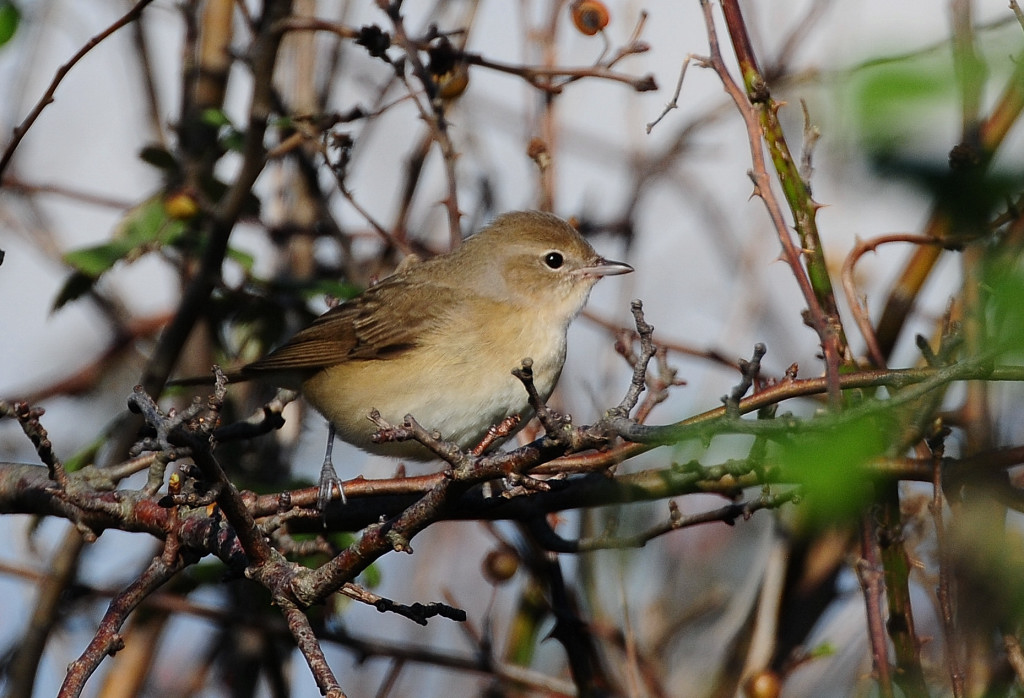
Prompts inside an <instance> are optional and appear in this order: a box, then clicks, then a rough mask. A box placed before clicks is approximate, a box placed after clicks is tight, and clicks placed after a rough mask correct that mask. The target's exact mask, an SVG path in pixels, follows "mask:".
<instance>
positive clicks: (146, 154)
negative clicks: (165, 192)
mask: <svg viewBox="0 0 1024 698" xmlns="http://www.w3.org/2000/svg"><path fill="white" fill-rule="evenodd" d="M139 158H140V159H141V160H142V161H143V162H145V163H147V164H150V165H152V166H153V167H156V168H158V169H161V170H164V171H165V172H168V173H170V174H178V173H179V172H180V171H181V165H179V164H178V161H177V160H176V159H175V157H174V154H173V153H171V151H169V150H167V149H166V148H164V147H162V146H159V145H147V146H146V147H144V148H143V149H142V150H141V151H139Z"/></svg>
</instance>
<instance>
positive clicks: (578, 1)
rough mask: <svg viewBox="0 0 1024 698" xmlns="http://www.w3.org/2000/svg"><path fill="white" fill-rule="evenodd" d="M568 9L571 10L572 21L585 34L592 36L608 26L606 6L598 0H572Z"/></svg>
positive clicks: (608, 17)
mask: <svg viewBox="0 0 1024 698" xmlns="http://www.w3.org/2000/svg"><path fill="white" fill-rule="evenodd" d="M569 11H570V12H572V23H573V24H575V25H576V28H577V29H579V30H580V32H582V33H583V34H586V35H587V36H593V35H594V34H596V33H598V32H599V31H601V30H602V29H604V28H605V27H606V26H608V20H609V19H610V16H609V14H608V8H607V7H606V6H605V4H604V3H603V2H600V0H573V3H572V5H570V6H569Z"/></svg>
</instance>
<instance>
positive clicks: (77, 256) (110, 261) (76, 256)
mask: <svg viewBox="0 0 1024 698" xmlns="http://www.w3.org/2000/svg"><path fill="white" fill-rule="evenodd" d="M134 248H135V245H134V244H133V243H132V242H131V241H129V240H114V241H111V242H105V243H103V244H101V245H94V246H92V247H80V248H78V249H77V250H71V251H70V252H66V253H64V262H65V263H66V264H68V265H70V266H72V267H74V269H75V271H77V272H78V273H80V274H83V275H85V276H87V277H89V278H90V279H93V280H95V279H98V278H99V277H100V275H101V274H103V272H105V271H107V270H108V269H110V267H112V266H114V265H115V264H116V263H117V262H119V261H120V260H121V259H123V258H124V257H125V256H126V255H128V253H129V252H131V251H132V250H133V249H134Z"/></svg>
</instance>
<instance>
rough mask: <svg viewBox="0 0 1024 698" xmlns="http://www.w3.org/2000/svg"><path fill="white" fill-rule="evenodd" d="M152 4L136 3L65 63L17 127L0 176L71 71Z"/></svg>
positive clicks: (147, 0) (0, 161)
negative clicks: (88, 54)
mask: <svg viewBox="0 0 1024 698" xmlns="http://www.w3.org/2000/svg"><path fill="white" fill-rule="evenodd" d="M151 2H153V0H139V2H137V3H135V5H133V6H132V8H131V9H130V10H128V12H126V13H125V14H124V15H122V16H121V18H120V19H118V20H117V21H116V22H114V23H113V24H111V25H110V26H109V27H107V28H106V29H104V30H103V31H102V32H100V33H99V34H97V35H96V36H94V37H92V38H91V39H89V41H88V42H86V44H85V45H84V46H83V47H82V48H80V49H78V51H77V52H76V53H75V55H74V56H72V57H71V59H70V60H69V61H68V62H67V63H65V64H64V65H62V66H61V67H60V68H58V69H57V72H56V73H55V74H54V76H53V79H52V80H51V81H50V86H49V87H48V88H47V89H46V92H44V93H43V96H42V97H40V98H39V101H38V102H36V105H35V107H33V108H32V111H31V112H29V114H28V116H26V117H25V120H24V121H22V122H21V123H20V124H18V126H17V127H15V129H14V132H13V133H12V135H11V140H10V142H8V144H7V147H6V148H5V149H4V154H3V156H2V157H0V176H2V175H3V173H4V170H6V169H7V166H8V165H9V164H10V162H11V158H12V157H13V156H14V151H15V150H17V148H18V145H19V144H20V143H21V141H22V139H23V138H25V134H27V133H28V130H29V129H30V128H32V125H33V124H34V123H35V122H36V119H38V118H39V115H40V114H41V113H42V112H43V109H45V108H46V107H47V106H49V105H50V104H52V103H53V101H54V97H53V96H54V94H55V93H56V92H57V87H58V86H59V85H60V83H61V81H62V80H63V79H64V77H65V76H66V75H67V74H68V73H69V72H70V71H71V69H72V68H74V67H75V65H76V64H77V63H78V61H80V60H82V59H83V58H85V56H86V54H87V53H89V52H90V51H92V50H93V49H94V48H96V47H97V46H99V45H100V43H101V42H103V40H104V39H106V38H107V37H109V36H110V35H111V34H113V33H114V32H116V31H117V30H118V29H121V28H122V27H124V26H126V25H127V24H128V23H130V22H133V21H134V20H135V18H136V17H138V16H139V15H141V14H142V11H143V10H144V9H146V6H147V5H149V4H150V3H151Z"/></svg>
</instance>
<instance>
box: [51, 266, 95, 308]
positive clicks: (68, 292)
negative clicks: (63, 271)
mask: <svg viewBox="0 0 1024 698" xmlns="http://www.w3.org/2000/svg"><path fill="white" fill-rule="evenodd" d="M95 283H96V279H95V277H92V276H89V275H88V274H83V273H82V272H80V271H75V272H72V273H71V276H69V277H68V280H67V281H65V282H64V286H63V287H61V289H60V293H58V294H57V298H56V299H55V300H54V301H53V310H54V311H57V310H60V309H61V308H63V307H64V306H65V305H67V304H68V303H70V302H71V301H75V300H78V299H79V298H81V297H82V296H84V295H85V294H86V293H88V292H89V291H91V290H92V287H93V285H95Z"/></svg>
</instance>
